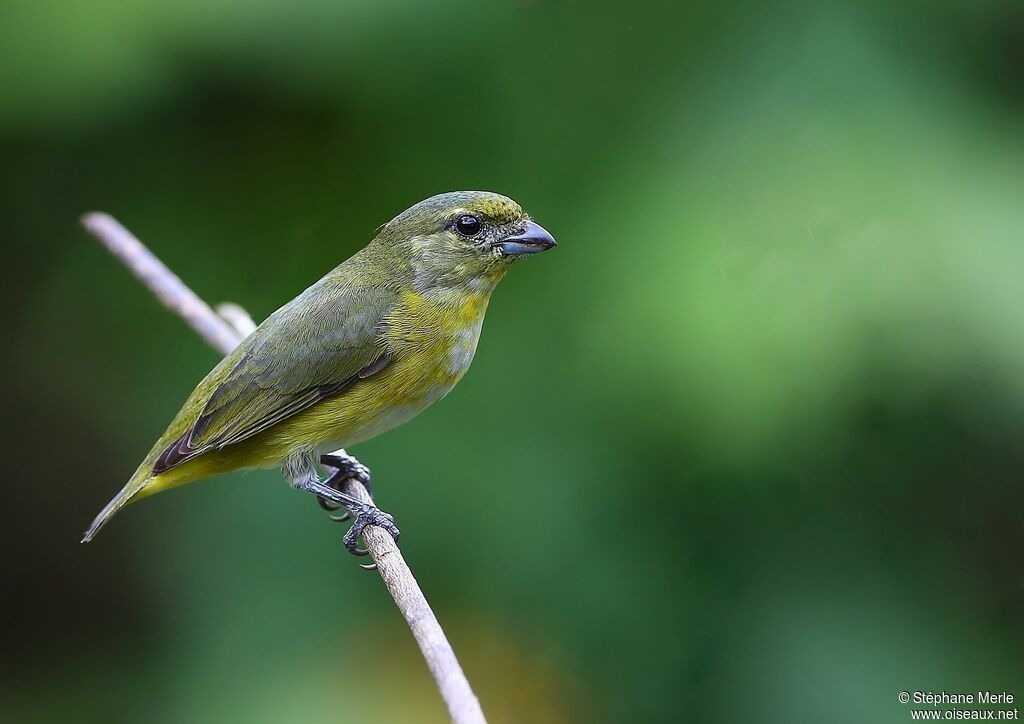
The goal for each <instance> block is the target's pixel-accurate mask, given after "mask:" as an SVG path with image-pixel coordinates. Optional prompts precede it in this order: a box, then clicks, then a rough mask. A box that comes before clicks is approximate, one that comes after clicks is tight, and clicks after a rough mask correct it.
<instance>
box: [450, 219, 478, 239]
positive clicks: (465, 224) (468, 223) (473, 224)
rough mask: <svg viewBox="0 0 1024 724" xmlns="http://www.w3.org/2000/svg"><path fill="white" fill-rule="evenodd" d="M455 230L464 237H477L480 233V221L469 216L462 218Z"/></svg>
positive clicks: (456, 223) (456, 224)
mask: <svg viewBox="0 0 1024 724" xmlns="http://www.w3.org/2000/svg"><path fill="white" fill-rule="evenodd" d="M455 228H456V229H458V230H459V233H460V234H462V235H463V236H476V235H477V234H479V233H480V219H478V218H476V217H475V216H470V215H469V214H466V215H465V216H460V217H459V220H458V221H456V222H455Z"/></svg>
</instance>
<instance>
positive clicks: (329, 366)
mask: <svg viewBox="0 0 1024 724" xmlns="http://www.w3.org/2000/svg"><path fill="white" fill-rule="evenodd" d="M553 246H555V240H554V238H552V236H551V234H549V233H548V232H547V231H545V230H544V229H543V228H542V227H541V226H540V225H538V224H536V223H534V222H533V221H532V220H531V219H530V217H529V216H528V215H527V214H526V213H525V212H523V210H522V208H520V206H519V205H518V204H517V203H515V202H514V201H512V200H511V199H509V198H507V197H505V196H501V195H499V194H495V193H489V192H485V191H457V192H453V193H447V194H441V195H439V196H434V197H432V198H429V199H427V200H425V201H421V202H420V203H418V204H416V205H415V206H413V207H412V208H410V209H408V210H406V211H404V212H403V213H401V214H399V215H398V216H397V217H395V218H394V219H392V220H391V221H390V222H389V223H388V224H386V225H385V226H383V227H382V228H381V230H380V232H379V233H378V234H377V236H376V238H374V239H373V241H371V242H370V243H369V244H368V245H367V246H366V247H364V248H363V249H362V250H361V251H359V252H357V253H356V254H355V255H354V256H352V257H351V258H350V259H348V260H347V261H345V262H343V263H342V264H341V265H340V266H338V267H336V268H335V269H334V270H333V271H331V272H329V273H328V274H327V276H325V277H324V278H322V279H321V280H320V281H318V282H316V283H315V284H313V285H312V286H311V287H309V288H308V289H307V290H306V291H304V292H303V293H302V294H300V295H299V296H297V297H296V298H295V299H293V300H292V301H290V302H289V303H288V304H286V305H284V306H283V307H281V308H280V309H278V310H277V311H276V312H274V313H273V314H272V315H270V316H269V317H268V318H267V319H266V321H264V322H263V324H261V325H260V326H259V327H257V328H256V330H255V331H254V332H253V333H252V334H250V335H249V336H248V337H247V338H246V339H245V340H244V341H243V342H242V343H241V344H240V345H239V346H238V347H237V348H236V349H235V350H234V351H232V352H231V353H230V354H229V355H227V356H226V357H225V358H224V359H223V360H221V362H220V364H218V365H217V366H216V367H214V368H213V370H212V371H211V372H210V373H209V374H208V375H206V377H205V378H204V379H203V381H202V382H200V383H199V385H198V386H197V387H196V389H195V390H194V391H193V392H192V394H191V395H190V396H189V398H188V400H186V401H185V404H184V406H182V408H181V410H180V411H179V412H178V414H177V416H176V417H175V418H174V421H173V422H171V424H170V426H169V427H168V428H167V430H166V431H164V434H163V435H161V436H160V439H159V440H157V441H156V444H155V445H154V446H153V448H152V450H150V451H149V454H148V455H146V458H145V460H143V461H142V464H141V465H139V468H138V469H137V470H136V471H135V474H134V475H132V477H131V479H130V480H129V481H128V483H127V484H126V485H125V486H124V488H123V489H122V490H121V492H120V493H118V494H117V495H116V496H115V497H114V499H113V500H111V501H110V502H109V503H107V505H106V507H105V508H103V510H102V511H100V514H99V515H97V516H96V519H95V520H94V521H93V523H92V525H91V526H89V530H88V531H86V533H85V537H84V538H83V539H82V542H86V541H90V540H92V539H93V537H94V536H95V535H96V533H97V532H98V531H99V530H100V528H102V527H103V526H104V525H105V524H106V522H107V521H108V520H110V518H111V517H112V516H113V515H114V514H115V513H117V512H118V511H119V510H121V508H123V507H124V506H125V505H127V504H128V503H130V502H133V501H136V500H139V499H141V498H144V497H147V496H149V495H152V494H153V493H157V492H160V491H161V490H167V489H168V488H173V487H176V486H179V485H183V484H185V483H190V482H192V481H194V480H199V479H201V478H206V477H209V476H211V475H217V474H219V473H225V472H228V471H231V470H239V469H242V468H252V467H273V466H280V467H281V470H282V472H283V473H284V476H285V478H286V479H287V480H288V481H289V482H290V483H291V485H292V486H293V487H295V488H296V489H298V490H302V491H305V492H309V493H313V494H314V495H316V496H318V497H319V498H320V501H321V504H322V505H324V507H326V508H328V509H335V510H336V509H337V508H339V507H344V508H345V509H346V510H347V511H348V513H349V514H350V515H351V516H352V518H353V521H354V522H353V526H352V528H351V529H350V530H349V531H348V533H347V534H346V535H345V546H346V547H347V548H348V549H349V550H350V551H352V552H353V553H359V554H362V553H363V552H362V551H358V549H357V548H356V541H357V539H358V538H359V536H360V535H361V533H362V531H363V528H365V527H366V526H367V525H380V526H382V527H384V528H385V529H387V530H388V531H389V532H390V533H391V535H392V536H394V537H395V539H396V540H397V538H398V529H397V528H396V527H395V525H394V522H393V520H392V518H391V516H390V515H388V514H387V513H384V512H382V511H381V510H379V509H378V508H375V507H373V506H370V505H366V504H364V503H362V502H360V501H359V500H357V499H355V498H353V497H351V496H349V495H346V494H345V493H343V492H341V491H340V490H339V489H338V487H340V483H342V482H343V481H344V480H346V479H348V478H350V477H355V478H357V479H359V480H360V481H361V482H363V483H365V484H368V483H369V480H370V474H369V470H368V469H367V468H366V467H365V466H364V465H362V464H361V463H359V461H358V460H356V459H355V458H354V457H352V456H350V455H348V454H347V453H345V452H344V451H343V450H341V451H339V454H338V455H327V454H326V453H327V452H329V451H332V450H339V449H340V448H346V447H349V446H351V445H355V444H357V443H359V442H362V441H364V440H368V439H370V438H372V437H375V436H376V435H379V434H380V433H382V432H385V431H386V430H389V429H391V428H393V427H395V426H397V425H400V424H402V423H403V422H406V421H407V420H409V419H411V418H412V417H414V416H415V415H417V414H418V413H420V412H421V411H423V410H424V409H425V408H426V407H427V406H428V405H430V404H431V403H432V402H435V401H437V400H439V399H441V398H442V397H444V396H445V395H446V394H447V393H448V392H449V391H450V390H451V389H452V387H454V386H455V383H456V382H458V381H459V379H460V378H461V377H462V375H463V374H465V372H466V370H467V369H469V365H470V362H472V360H473V354H474V352H475V351H476V345H477V340H478V339H479V337H480V329H481V326H482V325H483V321H484V313H485V312H486V311H487V303H488V301H489V300H490V297H491V292H492V291H493V290H494V287H495V285H496V284H497V283H498V282H499V281H500V280H501V278H502V277H503V276H504V275H505V272H506V271H507V270H508V268H509V266H510V265H511V264H512V262H513V261H515V260H516V259H520V258H522V257H523V256H525V255H527V254H533V253H536V252H540V251H545V250H547V249H550V248H551V247H553ZM318 460H319V461H320V462H321V464H323V465H325V466H329V467H331V468H335V469H336V472H335V473H334V474H333V475H331V476H330V478H329V479H328V480H326V481H321V479H320V476H319V474H318V472H317V469H316V462H317V461H318ZM346 517H347V516H346Z"/></svg>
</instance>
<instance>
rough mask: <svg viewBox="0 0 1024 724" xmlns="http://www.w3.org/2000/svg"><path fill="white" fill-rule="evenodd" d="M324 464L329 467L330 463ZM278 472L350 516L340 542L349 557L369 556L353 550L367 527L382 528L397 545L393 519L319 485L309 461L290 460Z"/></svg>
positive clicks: (304, 456)
mask: <svg viewBox="0 0 1024 724" xmlns="http://www.w3.org/2000/svg"><path fill="white" fill-rule="evenodd" d="M353 459H354V458H353ZM328 464H329V465H330V463H328ZM357 464H358V461H357ZM332 467H333V465H332ZM282 470H283V472H284V475H285V477H286V478H287V479H288V481H289V482H290V483H291V484H292V487H293V488H295V489H296V490H302V491H304V492H307V493H312V494H313V495H316V496H318V497H320V498H322V499H324V500H327V501H329V502H331V503H334V504H336V505H337V506H338V507H340V508H345V509H346V510H347V511H348V512H349V513H350V514H351V516H352V518H353V523H352V527H351V528H349V530H348V532H347V533H346V534H345V537H344V538H343V539H342V541H343V542H344V544H345V548H347V549H348V551H349V553H352V554H353V555H357V556H365V555H367V553H369V551H367V550H365V549H361V548H359V547H358V546H357V542H358V540H359V536H361V535H362V534H363V530H364V529H365V528H366V526H368V525H376V526H379V527H381V528H383V529H384V530H386V531H387V532H388V533H390V534H391V537H392V538H394V539H395V542H396V543H397V542H398V535H399V533H398V528H397V527H395V519H394V518H393V517H391V515H390V514H389V513H385V512H384V511H383V510H381V509H380V508H378V507H376V506H374V505H370V504H369V503H364V502H363V501H361V500H359V499H358V498H353V497H352V496H351V495H348V494H346V493H343V492H341V491H340V490H337V489H336V488H333V487H331V486H330V485H328V484H325V483H323V482H321V481H320V476H319V475H317V472H316V466H315V465H313V458H312V457H310V456H307V455H303V456H296V457H294V458H291V459H289V460H288V461H286V462H285V465H284V467H283V469H282ZM348 477H350V476H348V475H346V476H345V477H343V478H341V480H345V479H347V478H348ZM334 478H335V476H333V475H332V476H331V478H330V479H329V480H328V483H330V482H331V481H332V480H334ZM339 484H340V481H339Z"/></svg>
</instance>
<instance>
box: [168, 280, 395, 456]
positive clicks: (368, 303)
mask: <svg viewBox="0 0 1024 724" xmlns="http://www.w3.org/2000/svg"><path fill="white" fill-rule="evenodd" d="M332 285H333V286H332ZM397 300H398V294H397V293H396V292H394V291H392V290H390V289H385V288H380V287H372V286H361V285H354V284H346V283H344V280H338V279H333V278H332V277H331V276H327V277H324V279H321V280H320V281H319V282H317V283H316V284H314V285H313V286H312V287H310V288H309V289H307V290H306V291H305V292H303V293H302V294H301V295H299V297H297V298H296V299H295V300H293V301H292V302H290V303H289V304H287V305H285V306H284V307H282V308H281V309H279V310H278V311H277V312H275V313H274V314H272V315H271V316H270V317H269V318H267V320H266V321H265V322H264V323H263V324H261V325H260V326H259V327H258V328H257V329H256V331H254V332H253V333H252V334H251V335H250V336H249V337H248V338H246V340H245V341H244V342H243V343H242V346H241V349H240V350H239V352H240V355H239V357H238V361H237V362H236V363H235V364H234V366H233V367H232V368H231V370H230V371H228V372H227V374H226V375H224V378H223V379H222V380H221V381H220V383H219V384H218V385H217V386H216V387H215V388H214V390H213V392H212V393H211V394H210V396H209V399H208V400H207V401H206V403H205V405H204V406H203V408H202V411H201V412H200V413H199V415H198V417H197V418H196V420H195V421H194V422H193V423H192V425H191V426H190V427H189V428H188V429H187V430H186V431H185V432H184V433H183V434H182V435H181V436H179V437H178V438H177V439H175V440H174V441H173V442H172V443H171V444H170V445H168V446H167V447H166V448H165V449H164V451H163V452H162V453H161V454H160V456H159V457H158V458H157V460H156V462H155V463H154V465H153V471H154V472H155V473H158V474H159V473H161V472H164V471H166V470H168V469H170V468H172V467H174V466H175V465H180V464H181V463H183V462H185V461H187V460H190V459H192V458H194V457H196V456H197V455H201V454H203V453H204V452H206V451H208V450H212V449H220V448H224V447H226V446H228V445H234V444H235V443H238V442H241V441H242V440H246V439H248V438H250V437H252V436H253V435H256V434H259V433H261V432H264V431H265V430H268V429H269V428H271V427H273V426H274V425H276V424H278V423H279V422H281V421H282V420H285V419H287V418H289V417H291V416H293V415H295V414H297V413H299V412H301V411H303V410H305V409H308V408H309V407H311V406H313V405H315V404H316V403H318V402H320V401H321V400H323V399H324V398H327V397H331V396H334V395H338V394H341V393H343V392H344V390H345V389H346V388H347V387H349V386H351V385H352V384H355V383H356V382H358V381H359V380H360V379H364V378H366V377H369V376H371V375H373V374H376V373H377V372H380V371H381V370H382V369H384V368H385V367H386V366H387V365H388V363H389V362H390V357H389V356H388V352H387V349H386V347H385V346H384V343H383V338H382V336H381V332H382V328H383V324H384V320H385V319H386V318H387V315H388V313H389V312H390V311H391V310H392V309H393V308H394V305H395V304H396V303H397Z"/></svg>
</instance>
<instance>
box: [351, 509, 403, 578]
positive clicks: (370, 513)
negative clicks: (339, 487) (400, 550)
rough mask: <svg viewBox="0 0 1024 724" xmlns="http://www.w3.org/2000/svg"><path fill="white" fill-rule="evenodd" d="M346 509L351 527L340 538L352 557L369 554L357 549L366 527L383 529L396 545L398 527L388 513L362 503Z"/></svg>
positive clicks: (364, 550) (367, 551)
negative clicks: (374, 526) (350, 520)
mask: <svg viewBox="0 0 1024 724" xmlns="http://www.w3.org/2000/svg"><path fill="white" fill-rule="evenodd" d="M346 507H347V508H348V510H349V512H350V513H351V514H352V516H353V517H354V520H353V522H352V527H351V528H349V529H348V532H347V533H346V534H345V537H344V538H342V542H343V543H344V544H345V548H347V549H348V552H349V553H351V554H352V555H354V556H365V555H368V554H369V553H370V551H369V550H367V549H365V548H359V547H358V542H359V538H360V536H362V535H363V531H364V530H365V529H366V526H368V525H376V526H378V527H380V528H383V529H384V530H386V531H387V532H388V534H390V535H391V537H392V538H394V539H395V543H398V536H399V532H398V527H397V526H396V525H395V519H394V517H393V516H392V515H391V514H390V513H385V512H384V511H383V510H381V509H380V508H378V507H376V506H374V505H370V504H368V503H362V502H359V503H356V504H355V505H349V506H346ZM364 567H365V566H364Z"/></svg>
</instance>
